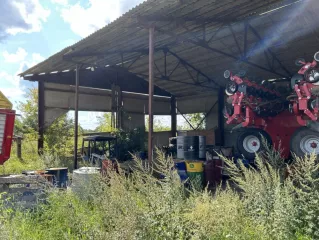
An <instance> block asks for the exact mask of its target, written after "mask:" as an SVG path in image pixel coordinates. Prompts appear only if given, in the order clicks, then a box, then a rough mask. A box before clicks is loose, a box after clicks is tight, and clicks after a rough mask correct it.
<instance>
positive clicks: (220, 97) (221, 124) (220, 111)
mask: <svg viewBox="0 0 319 240" xmlns="http://www.w3.org/2000/svg"><path fill="white" fill-rule="evenodd" d="M224 93H225V89H224V88H219V91H218V129H219V134H220V146H224V144H225V119H224V112H223V111H224V107H225V94H224Z"/></svg>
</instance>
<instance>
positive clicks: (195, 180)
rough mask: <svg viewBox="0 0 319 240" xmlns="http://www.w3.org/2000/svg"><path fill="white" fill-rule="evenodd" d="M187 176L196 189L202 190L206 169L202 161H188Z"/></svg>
mask: <svg viewBox="0 0 319 240" xmlns="http://www.w3.org/2000/svg"><path fill="white" fill-rule="evenodd" d="M186 169H187V176H188V178H189V181H190V183H191V184H192V185H193V186H194V187H195V189H198V190H200V189H202V188H203V184H204V168H203V162H202V161H186Z"/></svg>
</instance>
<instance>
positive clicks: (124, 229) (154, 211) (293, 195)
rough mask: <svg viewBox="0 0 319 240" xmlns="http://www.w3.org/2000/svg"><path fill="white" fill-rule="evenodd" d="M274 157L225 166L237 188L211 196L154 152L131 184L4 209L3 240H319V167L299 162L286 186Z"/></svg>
mask: <svg viewBox="0 0 319 240" xmlns="http://www.w3.org/2000/svg"><path fill="white" fill-rule="evenodd" d="M267 151H268V150H267ZM269 151H272V150H271V149H269ZM276 154H277V153H275V152H268V153H267V152H265V153H264V154H263V155H260V156H257V158H256V168H252V167H249V168H247V167H245V166H244V165H243V164H242V163H241V162H239V163H238V164H235V163H234V162H233V161H231V160H227V159H225V161H226V162H227V165H228V168H229V169H228V171H229V172H231V177H232V180H233V181H234V182H235V183H236V184H237V186H236V187H235V188H234V187H233V186H232V185H231V184H227V186H226V187H224V186H223V187H222V186H220V187H219V188H217V190H216V191H215V192H210V191H208V190H207V189H205V190H203V191H201V190H200V191H198V190H197V189H194V188H185V187H184V185H183V184H182V183H181V182H180V180H179V176H178V175H177V172H176V171H175V170H174V169H173V166H174V162H173V160H172V159H171V158H166V157H165V155H164V154H163V153H161V152H157V154H156V160H155V161H154V163H153V165H152V166H149V165H148V164H147V163H145V162H142V161H140V160H138V159H135V161H136V169H134V171H133V173H132V174H131V175H129V176H126V175H125V174H124V173H123V172H122V171H121V169H120V172H119V173H115V172H111V171H108V173H107V176H103V177H102V176H100V175H97V176H96V177H95V178H93V179H92V180H91V181H89V182H87V183H86V184H82V185H81V186H82V187H83V188H82V191H80V192H77V193H73V192H72V191H70V190H67V191H62V192H61V191H56V190H49V191H48V200H47V203H46V204H41V203H39V205H38V207H37V209H35V210H33V211H29V212H26V211H23V210H19V209H9V208H6V207H5V206H4V205H3V206H0V209H1V210H0V228H1V234H2V236H1V237H2V239H125V240H126V239H152V240H153V239H216V240H217V239H218V240H219V239H245V240H246V239H262V240H264V239H265V240H268V239H269V240H270V239H280V240H281V239H299V240H308V239H318V219H317V218H318V215H319V214H318V213H319V211H318V210H319V207H318V206H319V205H318V199H319V194H318V165H317V163H316V159H315V157H314V156H312V157H310V156H309V157H305V158H303V159H300V158H296V159H295V161H294V164H293V165H292V166H291V167H289V177H288V178H287V177H286V178H285V177H284V175H285V174H284V173H285V169H286V168H287V166H286V164H285V163H284V162H283V160H282V159H281V158H280V155H276ZM269 156H275V157H276V156H277V157H276V159H272V160H269V159H267V158H268V157H269ZM155 176H164V177H162V178H158V177H155ZM238 188H239V191H238ZM0 205H1V204H0Z"/></svg>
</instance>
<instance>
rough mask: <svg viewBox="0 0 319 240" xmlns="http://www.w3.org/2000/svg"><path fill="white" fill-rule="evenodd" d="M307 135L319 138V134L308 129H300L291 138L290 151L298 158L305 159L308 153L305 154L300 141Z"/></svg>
mask: <svg viewBox="0 0 319 240" xmlns="http://www.w3.org/2000/svg"><path fill="white" fill-rule="evenodd" d="M307 135H312V136H316V137H318V138H319V132H316V131H313V130H311V129H309V128H307V127H300V128H298V129H297V130H296V131H295V132H294V134H293V135H292V136H291V138H290V151H291V152H292V153H294V154H295V155H296V156H297V157H304V156H305V155H306V153H304V152H303V151H302V149H301V148H300V141H301V140H302V139H303V138H304V137H305V136H307ZM309 154H310V153H309Z"/></svg>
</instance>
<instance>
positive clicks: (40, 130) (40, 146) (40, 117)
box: [38, 81, 45, 155]
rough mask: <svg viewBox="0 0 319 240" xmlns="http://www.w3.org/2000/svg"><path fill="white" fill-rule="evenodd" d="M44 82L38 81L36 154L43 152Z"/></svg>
mask: <svg viewBox="0 0 319 240" xmlns="http://www.w3.org/2000/svg"><path fill="white" fill-rule="evenodd" d="M44 111H45V110H44V82H43V81H39V83H38V133H39V137H38V154H39V155H40V154H42V153H43V142H44Z"/></svg>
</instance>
